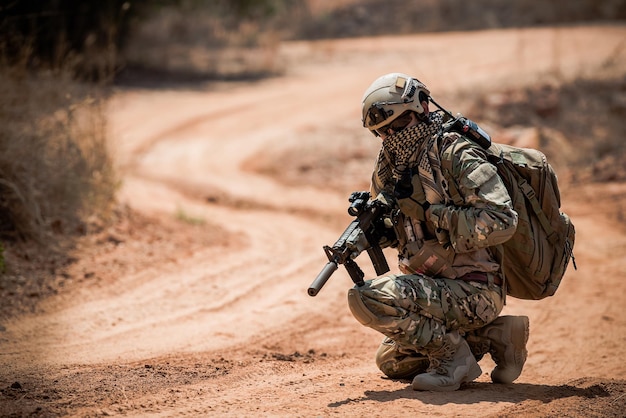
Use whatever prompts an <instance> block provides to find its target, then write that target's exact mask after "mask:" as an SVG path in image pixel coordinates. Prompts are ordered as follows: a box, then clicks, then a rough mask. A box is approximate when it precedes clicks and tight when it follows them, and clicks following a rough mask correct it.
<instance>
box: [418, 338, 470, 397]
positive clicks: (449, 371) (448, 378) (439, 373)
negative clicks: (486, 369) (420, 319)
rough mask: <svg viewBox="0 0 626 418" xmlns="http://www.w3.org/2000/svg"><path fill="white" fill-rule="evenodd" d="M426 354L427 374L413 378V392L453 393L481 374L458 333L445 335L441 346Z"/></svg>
mask: <svg viewBox="0 0 626 418" xmlns="http://www.w3.org/2000/svg"><path fill="white" fill-rule="evenodd" d="M427 354H428V359H429V360H430V367H429V372H428V373H422V374H418V375H417V376H415V378H414V379H413V389H414V390H432V391H453V390H457V389H458V388H459V387H461V384H462V383H469V382H471V381H473V380H474V379H476V378H477V377H478V376H480V374H481V373H482V370H481V369H480V366H479V365H478V363H477V362H476V359H475V358H474V355H473V354H472V352H471V351H470V348H469V346H468V345H467V341H465V339H464V338H463V337H461V335H459V333H458V331H453V332H450V333H448V334H446V335H445V336H444V337H443V345H442V346H441V347H439V348H437V349H435V350H431V351H428V352H427Z"/></svg>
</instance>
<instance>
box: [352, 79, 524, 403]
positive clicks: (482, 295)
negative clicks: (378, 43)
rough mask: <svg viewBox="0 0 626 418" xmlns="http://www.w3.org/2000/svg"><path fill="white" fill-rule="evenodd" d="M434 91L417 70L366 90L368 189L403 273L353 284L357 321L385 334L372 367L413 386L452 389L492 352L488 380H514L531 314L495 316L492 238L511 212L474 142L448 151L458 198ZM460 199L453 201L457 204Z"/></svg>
mask: <svg viewBox="0 0 626 418" xmlns="http://www.w3.org/2000/svg"><path fill="white" fill-rule="evenodd" d="M429 98H430V92H429V90H428V89H427V88H426V86H425V85H424V84H422V83H421V82H420V81H419V80H417V79H416V78H413V77H410V76H408V75H406V74H401V73H391V74H387V75H384V76H382V77H380V78H378V79H377V80H375V81H374V83H372V85H371V86H370V87H369V88H368V89H367V90H366V92H365V94H364V96H363V103H362V105H363V126H364V127H366V128H367V129H369V130H370V131H371V132H372V133H373V134H374V135H375V136H377V137H380V138H381V139H382V148H381V150H380V152H379V155H378V159H377V161H376V165H375V168H374V172H373V174H372V183H371V195H372V196H376V199H378V200H380V201H382V202H384V203H386V204H387V205H389V206H391V207H394V208H398V209H400V211H399V214H398V217H397V219H396V222H395V226H394V228H395V230H396V236H397V242H396V243H394V244H395V245H397V249H398V257H399V268H400V271H401V272H402V273H403V274H402V275H384V276H381V277H377V278H375V279H373V280H368V281H366V282H365V285H364V286H361V287H357V286H355V287H354V288H352V289H350V291H349V292H348V303H349V307H350V310H351V311H352V314H353V315H354V316H355V318H356V319H357V320H358V321H359V322H361V323H362V324H363V325H366V326H368V327H371V328H373V329H375V330H377V331H379V332H381V333H382V334H384V335H385V336H386V337H385V339H384V340H383V342H382V344H381V346H380V348H379V349H378V352H377V353H376V364H377V365H378V367H379V368H380V370H381V371H382V372H383V373H384V374H386V375H387V376H389V377H391V378H413V382H412V387H413V389H415V390H433V391H452V390H457V389H458V388H459V387H460V386H461V384H463V383H467V382H471V381H473V380H474V379H476V378H477V377H478V376H480V374H481V373H482V371H481V369H480V366H479V365H478V363H477V360H480V358H482V356H483V355H484V354H486V353H487V352H489V353H490V354H491V356H492V358H493V359H494V361H495V363H496V367H495V368H494V370H493V371H492V373H491V379H492V381H493V382H494V383H510V382H513V381H514V380H515V379H517V377H518V376H519V375H520V373H521V371H522V367H523V365H524V362H525V361H526V355H527V351H526V342H527V340H528V318H527V317H525V316H501V317H499V314H500V312H501V310H502V308H503V305H504V297H505V291H504V289H503V278H502V273H501V267H500V264H499V262H498V260H499V257H498V245H499V244H502V243H503V242H505V241H506V240H508V239H509V238H510V237H511V236H512V235H513V233H514V232H515V229H516V227H517V214H516V212H515V211H514V210H513V208H512V206H511V199H510V197H509V195H508V193H507V190H506V188H505V187H504V185H503V183H502V181H501V180H500V177H499V176H498V175H497V173H496V168H495V167H494V166H493V165H492V164H491V163H489V162H488V161H487V159H486V156H485V154H484V152H483V151H482V149H481V148H480V147H479V146H477V145H475V144H472V146H471V147H463V149H462V150H461V151H460V152H456V153H454V152H453V154H452V155H453V164H452V167H453V170H452V171H453V172H452V173H451V175H452V178H453V179H454V180H455V181H456V184H457V185H458V187H457V188H458V193H459V194H460V195H461V197H462V198H463V202H464V204H463V205H462V206H457V205H454V203H453V200H452V198H451V195H450V190H449V188H448V184H447V182H446V181H445V177H444V175H443V173H442V168H441V164H440V156H441V152H442V151H443V150H444V149H446V148H447V147H454V146H455V144H457V143H459V142H460V141H469V140H468V139H467V138H464V137H463V136H461V135H459V134H457V133H453V132H443V130H442V125H443V123H444V114H442V113H441V112H430V111H429ZM457 201H458V200H457Z"/></svg>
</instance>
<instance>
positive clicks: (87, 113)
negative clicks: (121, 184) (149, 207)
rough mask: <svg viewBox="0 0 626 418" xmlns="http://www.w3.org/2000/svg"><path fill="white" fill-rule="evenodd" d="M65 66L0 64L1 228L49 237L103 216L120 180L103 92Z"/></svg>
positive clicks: (21, 235) (15, 234)
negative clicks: (32, 70)
mask: <svg viewBox="0 0 626 418" xmlns="http://www.w3.org/2000/svg"><path fill="white" fill-rule="evenodd" d="M97 94H98V93H96V90H95V89H94V88H91V87H87V86H85V85H81V84H78V83H76V82H74V81H72V80H71V78H70V77H69V75H68V74H67V73H66V72H63V71H54V72H52V71H49V72H41V73H38V74H29V73H27V72H26V71H24V70H21V69H18V68H2V69H0V97H2V100H1V102H0V123H1V124H2V127H3V129H2V131H0V190H1V192H2V194H1V196H2V198H1V200H0V234H1V235H2V236H3V237H4V238H13V239H35V240H37V241H38V242H40V243H44V244H48V243H50V242H55V241H56V240H52V239H50V234H53V233H57V234H58V233H74V232H80V231H84V225H85V224H84V220H85V219H86V218H87V217H88V216H91V215H105V214H106V211H107V210H109V209H110V208H111V205H112V203H113V202H114V196H115V190H116V187H117V179H116V177H115V174H114V169H113V162H112V159H111V155H110V154H109V150H108V144H107V129H106V127H107V124H106V118H105V113H104V108H103V103H104V101H103V100H104V99H103V98H102V97H100V96H98V95H97Z"/></svg>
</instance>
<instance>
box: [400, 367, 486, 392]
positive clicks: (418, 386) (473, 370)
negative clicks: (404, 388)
mask: <svg viewBox="0 0 626 418" xmlns="http://www.w3.org/2000/svg"><path fill="white" fill-rule="evenodd" d="M482 372H483V371H482V369H481V368H480V366H479V365H478V363H474V364H472V366H470V369H469V371H468V372H467V374H466V375H465V376H464V377H463V379H461V381H460V382H459V383H457V384H455V385H449V386H439V385H434V384H428V383H426V382H420V381H419V379H418V377H419V375H418V376H416V377H415V379H413V383H412V387H413V390H424V391H433V392H454V391H455V390H458V389H459V388H460V387H461V385H462V384H463V383H471V382H473V381H474V379H477V378H478V377H479V376H480V375H481V374H482Z"/></svg>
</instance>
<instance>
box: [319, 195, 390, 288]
mask: <svg viewBox="0 0 626 418" xmlns="http://www.w3.org/2000/svg"><path fill="white" fill-rule="evenodd" d="M369 199H370V194H369V193H368V192H353V193H352V194H351V195H350V198H349V199H348V201H349V202H350V203H351V204H350V207H348V213H349V214H350V215H351V216H355V217H356V219H355V220H353V221H352V222H351V223H350V225H348V227H347V228H346V230H345V231H344V232H343V234H341V236H340V237H339V239H338V240H337V242H335V244H333V246H332V247H329V246H328V245H325V246H324V247H323V248H324V252H325V253H326V256H327V257H328V260H329V261H328V263H327V264H326V266H324V268H323V269H322V271H321V272H320V273H319V274H318V275H317V277H316V278H315V280H314V281H313V283H311V286H309V290H308V293H309V296H315V295H317V294H318V292H319V291H320V290H321V288H322V287H323V286H324V284H326V282H327V281H328V279H329V278H330V276H332V274H333V273H334V272H335V270H337V269H338V268H339V264H343V265H344V267H345V268H346V270H347V271H348V274H349V275H350V278H351V279H352V281H353V282H354V283H355V284H356V285H357V286H363V284H364V281H363V277H364V276H365V274H364V273H363V270H361V268H360V267H359V266H358V265H357V263H356V262H355V261H354V259H355V258H356V257H357V256H358V255H359V254H360V253H361V252H362V251H363V250H367V254H368V255H369V256H370V259H371V260H372V264H374V269H375V270H376V274H378V275H381V274H384V273H386V272H388V271H389V265H388V264H387V260H386V259H385V255H384V254H383V250H382V248H381V247H380V241H381V239H382V238H387V239H389V240H390V241H391V242H394V241H395V240H396V235H395V231H394V230H393V228H392V225H391V224H390V218H389V214H390V212H391V208H390V207H389V206H387V205H386V204H385V203H383V202H380V201H378V200H371V201H370V200H369Z"/></svg>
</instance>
